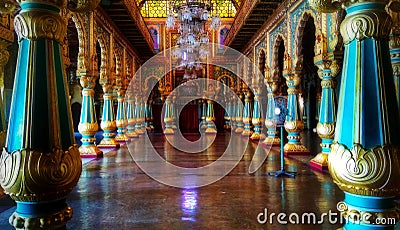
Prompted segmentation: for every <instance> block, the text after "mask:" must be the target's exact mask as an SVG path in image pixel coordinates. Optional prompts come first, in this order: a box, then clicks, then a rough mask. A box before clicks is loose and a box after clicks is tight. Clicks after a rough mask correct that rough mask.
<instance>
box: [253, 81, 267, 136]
mask: <svg viewBox="0 0 400 230" xmlns="http://www.w3.org/2000/svg"><path fill="white" fill-rule="evenodd" d="M260 92H261V88H259V87H255V89H254V106H253V117H252V119H251V122H252V124H253V126H254V132H253V134H252V135H251V136H250V139H251V140H253V141H258V140H264V139H265V135H264V134H263V133H262V130H263V123H264V119H263V117H262V113H261V103H260Z"/></svg>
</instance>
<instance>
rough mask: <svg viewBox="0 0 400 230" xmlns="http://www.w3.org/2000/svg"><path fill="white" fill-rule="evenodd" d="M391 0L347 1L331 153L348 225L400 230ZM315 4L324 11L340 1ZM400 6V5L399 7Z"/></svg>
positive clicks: (399, 141)
mask: <svg viewBox="0 0 400 230" xmlns="http://www.w3.org/2000/svg"><path fill="white" fill-rule="evenodd" d="M388 2H389V1H385V0H378V1H362V2H350V1H349V2H346V4H344V6H345V9H346V12H347V14H346V17H345V19H344V20H343V22H342V24H341V27H340V32H341V34H342V37H343V41H344V44H345V49H344V60H343V63H344V64H343V70H342V82H341V89H340V96H339V104H338V113H337V122H336V127H335V128H336V132H335V137H334V140H333V144H332V145H331V151H330V153H329V156H328V168H329V172H330V174H331V177H332V179H333V181H334V182H335V183H336V184H337V185H338V186H339V188H340V189H341V190H343V191H344V194H345V198H344V201H343V202H342V203H341V204H340V205H338V209H339V210H340V211H341V212H342V214H343V216H344V218H345V219H346V220H347V221H346V222H345V224H344V229H346V230H352V229H368V230H375V229H395V228H394V225H395V224H396V222H397V221H399V219H400V212H399V210H398V209H396V205H395V202H394V200H395V198H396V197H399V195H400V186H399V185H400V139H399V136H400V119H399V107H398V103H397V101H396V100H394V98H395V97H396V91H395V86H394V81H393V73H392V69H391V66H390V65H391V63H390V52H389V33H390V29H391V24H392V23H391V18H390V16H389V15H388V14H387V13H386V11H385V6H386V4H388ZM311 4H312V5H313V6H314V7H315V8H317V9H318V10H319V11H322V12H334V11H335V10H337V9H338V8H339V6H336V5H332V3H330V2H325V1H322V2H321V1H315V2H311ZM338 5H340V4H338ZM396 10H398V9H396Z"/></svg>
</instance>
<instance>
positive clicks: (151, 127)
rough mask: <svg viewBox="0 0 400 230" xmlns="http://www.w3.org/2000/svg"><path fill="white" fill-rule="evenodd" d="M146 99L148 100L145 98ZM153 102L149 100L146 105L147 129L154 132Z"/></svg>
mask: <svg viewBox="0 0 400 230" xmlns="http://www.w3.org/2000/svg"><path fill="white" fill-rule="evenodd" d="M145 99H146V98H145ZM152 105H153V100H152V99H149V100H148V101H147V103H146V105H145V106H146V129H147V130H148V131H152V130H154V125H153V119H154V117H153V107H152Z"/></svg>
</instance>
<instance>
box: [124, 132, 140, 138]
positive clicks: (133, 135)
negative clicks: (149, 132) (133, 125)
mask: <svg viewBox="0 0 400 230" xmlns="http://www.w3.org/2000/svg"><path fill="white" fill-rule="evenodd" d="M126 135H127V136H128V138H136V137H139V135H138V134H137V133H136V131H131V132H129V131H128V132H127V133H126Z"/></svg>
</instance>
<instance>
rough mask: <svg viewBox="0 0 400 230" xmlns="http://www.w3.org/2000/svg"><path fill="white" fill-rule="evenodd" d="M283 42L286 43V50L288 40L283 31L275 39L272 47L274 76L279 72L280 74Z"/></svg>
mask: <svg viewBox="0 0 400 230" xmlns="http://www.w3.org/2000/svg"><path fill="white" fill-rule="evenodd" d="M282 42H283V44H284V45H285V50H286V45H287V44H288V43H287V40H286V38H285V36H284V35H283V34H281V33H278V34H277V36H276V38H275V41H274V45H273V48H272V52H273V53H272V69H273V73H272V78H274V77H278V76H277V74H279V57H278V56H279V47H280V45H281V43H282Z"/></svg>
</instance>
